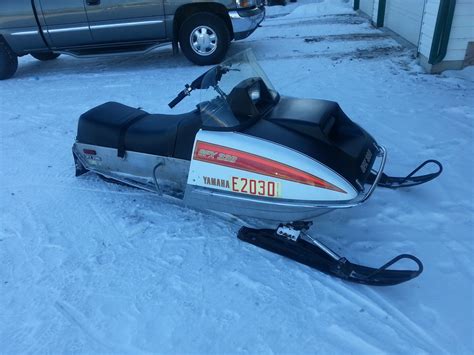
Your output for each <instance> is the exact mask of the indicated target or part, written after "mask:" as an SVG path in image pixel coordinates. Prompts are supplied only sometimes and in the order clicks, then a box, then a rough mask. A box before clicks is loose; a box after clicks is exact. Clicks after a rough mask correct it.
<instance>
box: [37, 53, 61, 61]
mask: <svg viewBox="0 0 474 355" xmlns="http://www.w3.org/2000/svg"><path fill="white" fill-rule="evenodd" d="M60 55H61V54H59V53H53V52H42V53H31V56H32V57H33V58H35V59H38V60H41V61H43V62H45V61H48V60H53V59H56V58H57V57H59V56H60Z"/></svg>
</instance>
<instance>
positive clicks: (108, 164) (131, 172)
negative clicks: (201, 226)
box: [73, 142, 189, 196]
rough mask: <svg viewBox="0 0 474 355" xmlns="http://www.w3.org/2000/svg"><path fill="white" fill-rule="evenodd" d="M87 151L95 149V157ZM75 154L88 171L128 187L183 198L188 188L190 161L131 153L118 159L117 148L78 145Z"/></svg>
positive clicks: (75, 147)
mask: <svg viewBox="0 0 474 355" xmlns="http://www.w3.org/2000/svg"><path fill="white" fill-rule="evenodd" d="M84 150H86V151H87V150H94V151H95V152H96V154H95V155H90V154H86V153H85V152H84ZM73 153H74V155H75V156H76V157H77V159H78V160H79V161H80V163H81V164H82V165H83V166H84V168H86V169H87V170H90V171H93V172H95V173H97V174H100V175H103V176H105V177H108V178H111V179H114V180H118V181H121V182H123V183H125V184H128V185H132V186H136V187H139V188H142V189H145V190H149V191H153V192H160V193H164V194H171V195H173V196H182V195H183V193H184V190H185V187H186V179H187V176H188V171H189V161H187V160H182V159H175V158H169V157H160V156H156V155H151V154H144V153H137V152H131V151H127V153H126V155H125V158H124V159H122V158H120V157H118V156H117V149H113V148H106V147H101V146H95V145H90V144H82V143H78V142H76V143H75V144H74V146H73ZM154 175H155V177H156V181H157V183H158V189H157V188H156V185H155V181H154V180H155V179H154Z"/></svg>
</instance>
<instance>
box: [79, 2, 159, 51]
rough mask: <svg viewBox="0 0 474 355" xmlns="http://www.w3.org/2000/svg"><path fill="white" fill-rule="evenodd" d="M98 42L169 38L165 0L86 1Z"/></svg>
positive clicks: (90, 23)
mask: <svg viewBox="0 0 474 355" xmlns="http://www.w3.org/2000/svg"><path fill="white" fill-rule="evenodd" d="M84 2H85V6H86V11H87V17H88V19H89V25H90V29H91V33H92V38H93V40H94V42H95V43H107V42H123V41H142V40H145V41H146V40H151V39H159V38H165V37H166V30H165V22H164V7H163V0H84Z"/></svg>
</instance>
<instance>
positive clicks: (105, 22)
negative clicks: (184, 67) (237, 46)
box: [0, 0, 265, 80]
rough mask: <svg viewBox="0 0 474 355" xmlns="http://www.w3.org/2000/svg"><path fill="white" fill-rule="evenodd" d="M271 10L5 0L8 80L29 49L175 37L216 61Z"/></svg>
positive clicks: (45, 52)
mask: <svg viewBox="0 0 474 355" xmlns="http://www.w3.org/2000/svg"><path fill="white" fill-rule="evenodd" d="M264 17H265V9H264V6H263V0H206V1H204V0H1V1H0V80H2V79H8V78H10V77H12V76H13V75H14V74H15V72H16V70H17V67H18V57H20V56H24V55H27V54H31V55H32V56H33V57H35V58H36V59H38V60H53V59H55V58H57V57H58V56H59V55H60V54H62V53H65V54H70V55H73V56H77V57H81V56H95V55H101V54H117V53H124V52H145V51H148V50H150V49H152V48H155V47H157V46H160V45H163V44H169V43H172V44H173V49H174V51H175V52H177V49H178V43H179V47H180V48H181V50H182V52H183V53H184V55H185V56H186V58H188V59H189V60H190V61H192V62H193V63H195V64H198V65H209V64H215V63H218V62H220V61H221V60H222V59H223V58H224V56H225V54H226V53H227V49H228V47H229V44H230V42H231V41H232V40H239V39H243V38H246V37H248V36H249V35H250V34H251V33H252V32H253V31H254V30H255V29H256V28H257V27H258V25H259V24H260V22H262V21H263V19H264Z"/></svg>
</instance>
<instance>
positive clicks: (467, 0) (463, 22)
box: [444, 0, 474, 60]
mask: <svg viewBox="0 0 474 355" xmlns="http://www.w3.org/2000/svg"><path fill="white" fill-rule="evenodd" d="M468 42H474V0H457V1H456V9H455V10H454V19H453V25H452V27H451V34H450V36H449V43H448V52H447V53H446V57H445V58H444V60H463V59H464V56H465V55H466V49H467V43H468Z"/></svg>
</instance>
